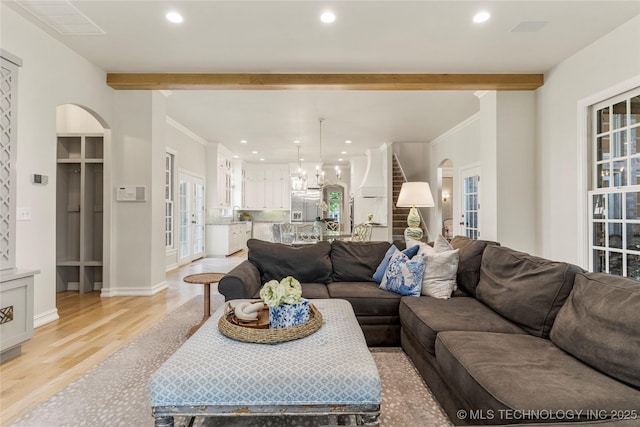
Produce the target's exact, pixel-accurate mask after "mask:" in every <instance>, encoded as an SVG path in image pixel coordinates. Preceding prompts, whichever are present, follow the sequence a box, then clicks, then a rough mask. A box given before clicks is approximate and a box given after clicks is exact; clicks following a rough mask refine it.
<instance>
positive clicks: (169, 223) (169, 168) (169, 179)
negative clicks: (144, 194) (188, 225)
mask: <svg viewBox="0 0 640 427" xmlns="http://www.w3.org/2000/svg"><path fill="white" fill-rule="evenodd" d="M174 160H175V156H174V155H173V154H171V153H166V154H165V170H164V245H165V247H166V248H167V249H173V163H174Z"/></svg>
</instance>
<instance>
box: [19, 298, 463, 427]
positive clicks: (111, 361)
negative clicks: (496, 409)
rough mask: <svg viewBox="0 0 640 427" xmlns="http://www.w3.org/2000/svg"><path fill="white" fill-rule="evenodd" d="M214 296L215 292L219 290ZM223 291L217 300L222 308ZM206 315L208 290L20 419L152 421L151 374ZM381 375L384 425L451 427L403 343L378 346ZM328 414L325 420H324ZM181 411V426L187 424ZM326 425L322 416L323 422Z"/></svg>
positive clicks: (52, 424)
mask: <svg viewBox="0 0 640 427" xmlns="http://www.w3.org/2000/svg"><path fill="white" fill-rule="evenodd" d="M214 298H215V297H214ZM222 302H223V301H222V297H221V296H220V298H219V299H216V300H214V301H213V303H212V308H213V309H214V310H215V309H216V308H217V307H218V306H219V305H221V304H222ZM201 317H202V297H201V296H199V297H196V298H194V299H192V300H190V301H188V302H187V303H185V304H184V305H182V306H181V307H179V308H177V309H176V310H174V311H173V312H172V313H170V314H169V315H167V317H165V318H164V319H163V320H162V321H161V322H160V323H158V324H157V325H155V326H153V327H152V328H150V329H149V330H147V331H146V332H144V333H142V334H141V335H140V336H138V337H137V338H135V339H134V340H133V341H132V342H130V343H129V344H127V345H126V346H124V347H123V348H121V349H120V350H118V351H117V352H115V353H114V354H113V355H111V356H110V357H109V358H107V359H106V360H105V361H103V362H102V363H100V364H98V365H97V366H96V367H95V368H93V369H92V370H91V371H89V372H88V373H86V374H85V375H83V376H82V377H80V378H79V379H77V380H76V381H74V382H73V383H71V384H70V385H69V386H67V387H66V388H65V389H63V390H62V391H60V392H58V393H56V394H55V395H54V396H52V397H51V398H50V399H48V400H46V401H45V402H43V403H41V404H40V405H38V406H37V407H36V408H35V409H34V410H32V411H31V412H29V413H27V414H26V415H24V416H22V417H21V418H20V419H18V420H17V421H16V422H15V423H14V424H12V425H13V426H20V427H63V426H64V427H66V426H68V427H77V426H90V427H94V426H106V425H108V426H122V427H146V426H148V427H152V426H153V417H152V416H151V409H150V405H149V399H148V397H147V381H148V379H149V377H150V376H151V374H153V372H155V370H156V369H158V367H159V366H160V365H161V364H162V363H163V362H164V361H165V360H166V359H167V358H168V357H169V356H171V354H173V352H175V351H176V350H177V349H178V348H179V347H180V346H181V345H182V343H183V342H184V341H185V340H186V333H187V331H188V330H189V328H190V327H191V326H193V325H194V324H196V323H197V322H198V321H199V320H200V319H201ZM371 353H372V355H373V358H374V360H375V362H376V365H377V366H378V371H379V372H380V378H381V380H382V406H381V414H380V425H381V426H384V427H396V426H397V427H406V426H430V427H449V426H451V425H452V424H451V423H450V422H449V420H448V418H447V416H446V414H445V413H444V412H443V410H442V409H441V408H440V406H439V405H438V403H437V402H436V401H435V399H434V397H433V395H432V394H431V392H430V391H429V389H428V387H427V386H426V385H425V383H424V381H423V380H422V378H421V377H420V375H419V374H418V372H417V370H416V368H415V367H414V366H413V364H412V363H411V361H410V360H409V359H408V358H407V356H406V355H405V354H404V352H403V351H402V349H400V348H372V349H371ZM320 421H321V420H320ZM188 422H189V420H188V419H187V418H182V417H176V419H175V426H176V427H182V426H186V425H187V424H188ZM317 422H318V420H314V421H309V419H304V420H294V419H279V418H271V419H266V417H265V418H264V419H262V418H261V419H249V418H226V419H224V420H220V419H217V420H215V422H214V420H212V419H207V418H201V417H199V418H197V419H196V421H195V423H194V426H199V427H205V426H209V425H211V426H213V425H215V426H225V427H246V426H260V427H267V426H274V427H275V426H278V427H280V426H283V425H293V426H302V425H318V424H317ZM319 425H322V424H319Z"/></svg>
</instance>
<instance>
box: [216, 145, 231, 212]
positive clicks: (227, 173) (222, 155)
mask: <svg viewBox="0 0 640 427" xmlns="http://www.w3.org/2000/svg"><path fill="white" fill-rule="evenodd" d="M216 166H217V183H218V187H217V190H218V193H217V195H218V205H219V206H220V207H226V208H229V207H231V200H232V195H233V163H232V161H231V153H229V152H228V151H227V150H226V149H225V148H224V147H222V146H219V147H218V161H217V163H216Z"/></svg>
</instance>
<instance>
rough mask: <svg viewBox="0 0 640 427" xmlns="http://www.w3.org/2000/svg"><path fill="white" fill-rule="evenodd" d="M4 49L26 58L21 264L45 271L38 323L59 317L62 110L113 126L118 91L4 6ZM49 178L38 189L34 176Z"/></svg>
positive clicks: (21, 111) (38, 287) (22, 74)
mask: <svg viewBox="0 0 640 427" xmlns="http://www.w3.org/2000/svg"><path fill="white" fill-rule="evenodd" d="M0 47H2V49H5V50H7V51H8V52H10V53H12V54H13V55H16V56H17V57H19V58H21V59H22V61H23V66H22V67H21V68H20V71H19V79H18V81H19V87H18V92H19V97H18V121H17V122H18V144H17V146H18V149H17V163H16V165H17V198H16V201H17V206H18V207H29V208H31V214H32V220H31V221H19V222H18V223H17V227H16V236H17V242H16V262H17V266H18V267H20V268H33V269H38V270H40V274H39V275H36V276H35V292H34V325H35V326H36V327H37V326H40V325H42V324H44V323H48V322H50V321H53V320H55V319H57V318H58V316H57V310H56V299H55V293H56V268H55V250H56V245H55V242H56V240H55V239H56V236H55V207H56V194H55V192H56V179H55V177H56V107H57V106H58V105H62V104H69V103H72V104H77V105H82V106H85V107H88V108H89V109H90V110H93V111H94V112H96V113H97V114H98V115H99V116H101V117H102V119H103V122H104V123H105V124H106V125H107V126H106V127H111V122H112V110H113V90H112V89H111V88H109V87H108V86H107V85H106V84H105V81H106V75H105V72H104V71H102V70H100V69H98V68H97V67H96V66H94V65H93V64H91V63H89V62H88V61H87V60H85V59H84V58H82V57H80V56H78V55H77V54H76V53H74V52H73V51H71V50H70V49H68V48H66V47H64V46H63V45H62V44H60V43H59V42H58V41H56V40H55V39H54V38H52V37H51V36H49V35H48V34H46V33H44V32H43V31H41V30H40V29H38V28H37V27H35V26H34V25H33V24H31V23H30V22H28V21H27V20H25V19H24V18H22V17H21V16H20V15H18V14H17V13H16V12H14V11H13V10H12V9H10V8H9V7H7V6H6V5H5V2H2V4H1V5H0ZM34 173H39V174H43V175H47V176H48V177H49V183H48V184H47V185H45V186H41V185H33V184H32V183H31V179H30V176H31V174H34Z"/></svg>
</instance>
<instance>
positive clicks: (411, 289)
mask: <svg viewBox="0 0 640 427" xmlns="http://www.w3.org/2000/svg"><path fill="white" fill-rule="evenodd" d="M424 263H425V257H424V255H422V254H420V255H416V256H414V257H413V258H409V257H408V256H407V255H405V254H404V253H402V252H400V251H397V252H395V253H394V254H393V255H392V256H391V259H390V260H389V265H388V266H387V270H386V271H385V273H384V277H383V278H382V283H380V289H385V290H387V291H391V292H395V293H398V294H400V295H409V296H420V290H421V289H422V275H423V274H424Z"/></svg>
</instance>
